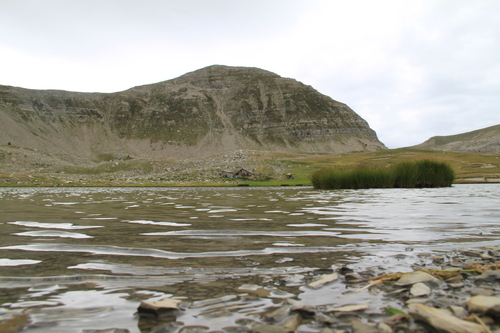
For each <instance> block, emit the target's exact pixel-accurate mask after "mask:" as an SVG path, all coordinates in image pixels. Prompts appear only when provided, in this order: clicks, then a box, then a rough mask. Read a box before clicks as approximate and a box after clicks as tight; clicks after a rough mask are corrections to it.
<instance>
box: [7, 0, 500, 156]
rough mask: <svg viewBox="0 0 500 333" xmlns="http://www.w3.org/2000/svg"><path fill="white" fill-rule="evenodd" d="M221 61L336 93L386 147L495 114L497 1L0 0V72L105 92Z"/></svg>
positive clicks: (20, 79) (33, 84)
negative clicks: (253, 68) (256, 68)
mask: <svg viewBox="0 0 500 333" xmlns="http://www.w3.org/2000/svg"><path fill="white" fill-rule="evenodd" d="M214 64H220V65H230V66H249V67H259V68H262V69H266V70H269V71H271V72H274V73H276V74H279V75H281V76H284V77H290V78H294V79H297V80H299V81H301V82H302V83H305V84H308V85H311V86H313V87H314V88H315V89H316V90H318V91H319V92H321V93H323V94H325V95H328V96H330V97H332V98H333V99H335V100H337V101H340V102H343V103H346V104H347V105H349V106H350V107H351V108H352V109H353V110H354V111H355V112H356V113H358V114H359V115H360V116H361V117H363V118H364V119H365V120H367V121H368V123H369V124H370V126H371V127H372V128H373V129H374V130H375V131H376V132H377V134H378V137H379V139H380V140H381V141H382V142H383V143H385V144H386V145H387V146H388V147H389V148H398V147H405V146H409V145H414V144H419V143H421V142H423V141H425V140H427V139H428V138H430V137H431V136H435V135H451V134H458V133H463V132H468V131H472V130H476V129H480V128H484V127H488V126H493V125H498V124H500V1H499V0H449V1H448V0H429V1H427V0H396V1H386V0H377V1H374V0H366V1H363V0H359V1H356V0H349V1H347V0H341V1H336V0H245V1H240V0H232V1H230V0H175V1H174V0H79V1H76V0H75V1H71V0H43V1H41V0H31V1H29V0H0V84H3V85H12V86H19V87H24V88H32V89H63V90H71V91H82V92H94V91H97V92H116V91H121V90H125V89H128V88H131V87H133V86H137V85H143V84H149V83H155V82H159V81H165V80H169V79H173V78H175V77H178V76H180V75H182V74H185V73H187V72H191V71H194V70H197V69H199V68H202V67H205V66H209V65H214Z"/></svg>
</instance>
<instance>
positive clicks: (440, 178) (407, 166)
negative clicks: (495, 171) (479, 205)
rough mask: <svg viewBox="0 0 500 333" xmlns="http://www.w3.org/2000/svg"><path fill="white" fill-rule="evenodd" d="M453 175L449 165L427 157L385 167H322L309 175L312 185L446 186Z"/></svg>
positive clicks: (346, 186)
mask: <svg viewBox="0 0 500 333" xmlns="http://www.w3.org/2000/svg"><path fill="white" fill-rule="evenodd" d="M454 179H455V173H454V171H453V169H452V168H451V166H449V165H448V164H447V163H443V162H436V161H431V160H421V161H409V162H403V163H399V164H396V165H394V166H391V167H389V168H374V167H366V166H362V167H357V168H325V169H321V170H318V171H316V172H314V173H313V174H312V175H311V181H312V184H313V186H314V187H315V188H319V189H345V188H349V189H359V188H393V187H401V188H418V187H446V186H451V184H452V183H453V180H454Z"/></svg>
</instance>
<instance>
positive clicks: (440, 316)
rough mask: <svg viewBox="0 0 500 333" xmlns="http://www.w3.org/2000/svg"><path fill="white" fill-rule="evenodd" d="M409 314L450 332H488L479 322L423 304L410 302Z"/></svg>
mask: <svg viewBox="0 0 500 333" xmlns="http://www.w3.org/2000/svg"><path fill="white" fill-rule="evenodd" d="M408 310H409V314H410V315H411V316H412V317H413V318H414V319H415V320H417V321H422V322H425V323H427V324H428V325H430V326H432V327H433V328H434V329H436V330H437V331H443V332H450V333H486V330H485V329H484V328H483V327H482V326H481V325H479V324H476V323H472V322H468V321H465V320H462V319H460V318H457V317H455V316H453V315H452V314H451V313H450V312H448V311H446V310H443V309H437V308H434V307H432V306H427V305H423V304H410V305H409V306H408Z"/></svg>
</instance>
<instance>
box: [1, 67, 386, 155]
mask: <svg viewBox="0 0 500 333" xmlns="http://www.w3.org/2000/svg"><path fill="white" fill-rule="evenodd" d="M0 145H11V146H16V147H23V148H26V149H31V150H35V151H36V152H38V153H40V154H50V155H57V156H59V157H61V158H64V159H67V160H71V161H73V162H74V163H77V162H78V160H94V161H95V160H98V159H100V158H103V156H104V157H105V158H106V159H108V158H109V159H123V158H134V157H142V158H144V157H148V158H149V157H150V158H156V157H176V158H177V157H179V158H180V157H193V156H208V155H211V154H217V153H225V152H230V151H235V150H239V149H248V150H263V151H278V152H293V153H338V152H349V151H371V150H378V149H385V146H384V145H383V144H382V143H381V142H380V141H379V140H378V139H377V135H376V133H375V131H373V130H372V129H371V128H370V127H369V125H368V124H367V122H366V121H365V120H363V119H362V118H361V117H360V116H359V115H357V114H356V113H355V112H354V111H353V110H351V109H350V108H349V107H348V106H347V105H345V104H343V103H340V102H337V101H335V100H333V99H332V98H330V97H328V96H325V95H323V94H321V93H319V92H318V91H316V90H315V89H313V88H312V87H311V86H307V85H304V84H302V83H300V82H298V81H296V80H293V79H289V78H283V77H280V76H279V75H277V74H274V73H271V72H268V71H265V70H262V69H258V68H248V67H228V66H220V65H215V66H209V67H206V68H202V69H200V70H197V71H194V72H191V73H187V74H185V75H182V76H180V77H178V78H175V79H172V80H168V81H164V82H159V83H155V84H149V85H144V86H138V87H134V88H131V89H128V90H126V91H122V92H116V93H81V92H69V91H60V90H30V89H23V88H17V87H11V86H0ZM0 147H1V146H0Z"/></svg>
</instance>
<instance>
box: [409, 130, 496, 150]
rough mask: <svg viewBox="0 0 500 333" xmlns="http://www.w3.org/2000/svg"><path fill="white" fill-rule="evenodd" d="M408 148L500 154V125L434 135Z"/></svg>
mask: <svg viewBox="0 0 500 333" xmlns="http://www.w3.org/2000/svg"><path fill="white" fill-rule="evenodd" d="M409 148H414V149H433V150H440V151H458V152H481V153H488V154H500V125H496V126H490V127H487V128H482V129H479V130H475V131H471V132H467V133H462V134H456V135H448V136H434V137H432V138H430V139H429V140H427V141H425V142H423V143H421V144H419V145H416V146H413V147H409Z"/></svg>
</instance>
